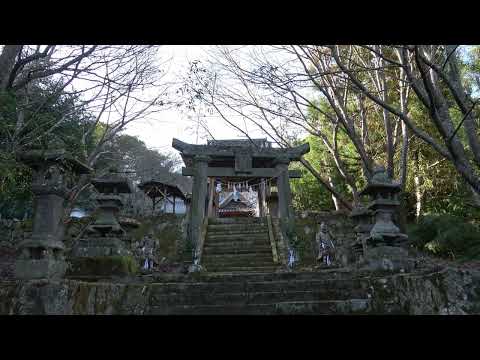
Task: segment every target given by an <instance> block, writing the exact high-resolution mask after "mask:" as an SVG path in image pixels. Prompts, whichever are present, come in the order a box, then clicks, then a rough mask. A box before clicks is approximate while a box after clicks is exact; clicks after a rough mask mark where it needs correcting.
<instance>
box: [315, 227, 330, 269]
mask: <svg viewBox="0 0 480 360" xmlns="http://www.w3.org/2000/svg"><path fill="white" fill-rule="evenodd" d="M332 238H333V236H332V235H331V233H330V231H328V228H327V225H326V224H325V223H324V222H322V223H321V225H320V231H319V232H317V236H316V239H315V240H316V242H317V249H318V256H317V261H321V262H322V264H325V265H327V266H330V265H331V264H332V262H333V260H334V259H335V245H334V244H333V241H332Z"/></svg>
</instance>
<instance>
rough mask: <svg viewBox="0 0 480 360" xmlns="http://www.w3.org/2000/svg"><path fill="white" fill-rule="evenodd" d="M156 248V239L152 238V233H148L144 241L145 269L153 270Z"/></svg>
mask: <svg viewBox="0 0 480 360" xmlns="http://www.w3.org/2000/svg"><path fill="white" fill-rule="evenodd" d="M154 248H155V240H154V239H153V238H152V234H151V233H150V234H148V235H147V236H146V238H145V240H144V242H143V246H142V255H143V258H144V259H145V260H144V263H143V268H144V269H145V270H153V263H154V261H153V260H154V259H153V251H154Z"/></svg>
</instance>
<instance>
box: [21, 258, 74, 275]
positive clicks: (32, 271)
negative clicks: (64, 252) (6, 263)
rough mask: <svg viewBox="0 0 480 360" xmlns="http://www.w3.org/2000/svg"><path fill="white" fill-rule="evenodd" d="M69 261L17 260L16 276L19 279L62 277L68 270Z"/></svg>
mask: <svg viewBox="0 0 480 360" xmlns="http://www.w3.org/2000/svg"><path fill="white" fill-rule="evenodd" d="M67 266H68V264H67V262H66V261H63V260H52V259H39V260H34V259H28V260H17V261H16V262H15V277H16V278H17V279H24V280H33V279H60V278H63V277H64V275H65V273H66V271H67Z"/></svg>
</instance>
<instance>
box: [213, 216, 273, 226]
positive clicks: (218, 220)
mask: <svg viewBox="0 0 480 360" xmlns="http://www.w3.org/2000/svg"><path fill="white" fill-rule="evenodd" d="M262 223H264V224H266V223H267V219H266V218H260V217H255V218H254V217H245V218H243V217H238V218H233V217H232V218H209V219H208V224H209V225H210V224H212V225H214V224H262Z"/></svg>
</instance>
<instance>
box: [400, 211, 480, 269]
mask: <svg viewBox="0 0 480 360" xmlns="http://www.w3.org/2000/svg"><path fill="white" fill-rule="evenodd" d="M408 235H409V238H410V241H411V242H412V244H413V245H414V246H415V247H417V248H418V249H420V250H423V251H425V252H427V253H430V254H432V255H435V256H440V257H442V258H446V259H451V260H460V261H463V260H480V229H479V227H478V225H475V224H472V223H468V222H465V219H463V218H461V217H458V216H453V215H428V216H425V217H424V218H423V219H422V220H421V221H419V222H418V223H417V224H413V225H410V227H409V230H408Z"/></svg>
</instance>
